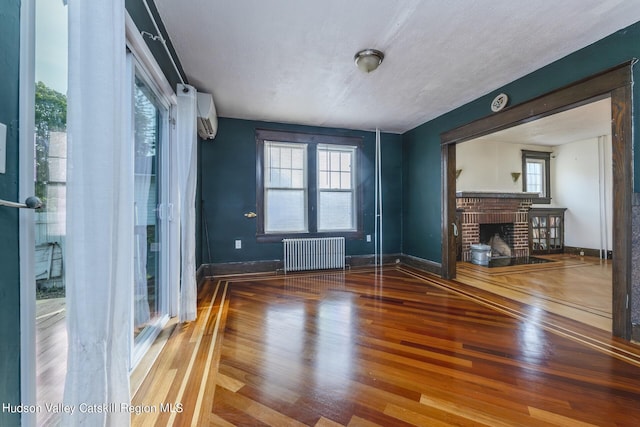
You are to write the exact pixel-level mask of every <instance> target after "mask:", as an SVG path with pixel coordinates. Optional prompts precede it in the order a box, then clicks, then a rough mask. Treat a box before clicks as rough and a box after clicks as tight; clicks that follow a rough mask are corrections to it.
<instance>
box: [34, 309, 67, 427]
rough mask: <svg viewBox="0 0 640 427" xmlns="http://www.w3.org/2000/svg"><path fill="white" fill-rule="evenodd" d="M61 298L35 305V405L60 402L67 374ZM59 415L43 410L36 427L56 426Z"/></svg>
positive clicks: (64, 311) (65, 337) (64, 313)
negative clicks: (36, 403)
mask: <svg viewBox="0 0 640 427" xmlns="http://www.w3.org/2000/svg"><path fill="white" fill-rule="evenodd" d="M65 317H66V306H65V299H64V298H55V299H44V300H38V301H37V302H36V392H37V396H36V399H37V402H38V403H40V404H42V405H43V406H44V404H45V403H49V404H59V403H62V395H63V391H64V377H65V374H66V372H67V327H66V322H65ZM59 421H60V416H59V414H56V413H53V412H47V411H42V412H40V413H39V414H38V426H56V425H58V423H59Z"/></svg>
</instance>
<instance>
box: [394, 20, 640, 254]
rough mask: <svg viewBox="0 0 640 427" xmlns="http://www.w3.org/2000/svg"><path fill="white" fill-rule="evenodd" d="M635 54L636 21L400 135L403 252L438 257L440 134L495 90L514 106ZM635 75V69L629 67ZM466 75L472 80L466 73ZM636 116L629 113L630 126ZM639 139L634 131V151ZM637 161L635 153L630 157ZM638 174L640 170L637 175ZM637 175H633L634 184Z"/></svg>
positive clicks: (485, 109)
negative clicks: (401, 149) (401, 148)
mask: <svg viewBox="0 0 640 427" xmlns="http://www.w3.org/2000/svg"><path fill="white" fill-rule="evenodd" d="M635 57H640V23H636V24H634V25H632V26H630V27H628V28H626V29H624V30H621V31H618V32H616V33H614V34H612V35H610V36H608V37H606V38H604V39H602V40H600V41H598V42H596V43H594V44H592V45H590V46H587V47H586V48H584V49H581V50H579V51H576V52H574V53H572V54H570V55H568V56H566V57H565V58H562V59H560V60H558V61H556V62H554V63H552V64H550V65H548V66H546V67H544V68H541V69H539V70H537V71H535V72H533V73H531V74H529V75H527V76H525V77H522V78H521V79H518V80H516V81H514V82H512V83H509V84H507V85H505V86H503V87H501V88H498V89H496V90H495V91H493V92H491V93H489V94H487V95H485V96H483V97H481V98H478V99H476V100H475V101H472V102H470V103H468V104H465V105H463V106H462V107H460V108H457V109H455V110H453V111H450V112H449V113H446V114H444V115H442V116H440V117H438V118H436V119H434V120H431V121H429V122H427V123H424V124H422V125H420V126H418V127H417V128H415V129H413V130H411V131H409V132H407V133H405V134H404V135H403V167H404V169H403V176H404V178H403V182H404V187H403V191H404V198H403V203H404V205H403V252H404V253H405V254H408V255H413V256H416V257H419V258H423V259H426V260H430V261H434V262H438V263H439V262H440V261H441V260H442V252H441V243H442V238H441V235H440V209H441V200H440V190H441V176H440V174H441V165H440V157H441V154H440V134H441V133H443V132H446V131H448V130H451V129H454V128H456V127H458V126H461V125H463V124H466V123H469V122H471V121H473V120H477V119H479V118H482V117H485V116H488V115H490V114H491V111H490V108H489V105H490V103H491V100H492V99H493V98H494V97H495V96H496V95H497V94H498V93H501V92H504V93H506V94H507V95H509V105H517V104H520V103H522V102H525V101H528V100H530V99H532V98H535V97H537V96H539V95H542V94H545V93H547V92H551V91H553V90H554V89H557V88H560V87H562V86H565V85H568V84H570V83H572V82H575V81H576V80H579V79H582V78H585V77H588V76H591V75H593V74H596V73H599V72H601V71H604V70H606V69H607V68H610V67H613V66H615V65H618V64H621V63H623V62H625V61H628V60H630V59H632V58H635ZM633 74H634V79H635V80H637V79H638V67H635V68H634V73H633ZM470 78H472V77H471V76H470ZM633 95H634V111H636V112H637V111H640V110H638V106H639V105H638V100H639V99H640V96H638V95H640V89H639V88H638V86H637V85H636V86H635V87H634V93H633ZM639 123H640V116H639V115H638V114H637V113H634V117H633V124H634V128H636V129H637V128H638V124H639ZM639 144H640V139H639V138H638V136H637V135H634V149H637V148H638V146H639ZM634 162H635V168H636V169H637V168H638V166H639V165H640V158H639V156H635V159H634ZM638 175H640V174H638ZM639 180H640V176H635V177H634V182H635V185H636V188H637V186H638V184H639Z"/></svg>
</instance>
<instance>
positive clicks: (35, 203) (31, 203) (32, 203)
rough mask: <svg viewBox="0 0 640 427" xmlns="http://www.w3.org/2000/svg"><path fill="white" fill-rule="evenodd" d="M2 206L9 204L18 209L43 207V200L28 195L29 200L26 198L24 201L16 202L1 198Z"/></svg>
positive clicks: (0, 204)
mask: <svg viewBox="0 0 640 427" xmlns="http://www.w3.org/2000/svg"><path fill="white" fill-rule="evenodd" d="M0 206H8V207H10V208H18V209H20V208H26V209H40V208H41V207H42V201H41V200H40V199H39V198H37V197H35V196H31V197H27V200H25V201H24V203H15V202H9V201H7V200H2V199H0Z"/></svg>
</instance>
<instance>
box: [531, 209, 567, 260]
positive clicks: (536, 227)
mask: <svg viewBox="0 0 640 427" xmlns="http://www.w3.org/2000/svg"><path fill="white" fill-rule="evenodd" d="M566 210H567V209H566V208H533V209H531V210H530V211H529V249H530V250H531V253H532V254H534V255H535V254H557V253H562V252H563V251H564V211H566Z"/></svg>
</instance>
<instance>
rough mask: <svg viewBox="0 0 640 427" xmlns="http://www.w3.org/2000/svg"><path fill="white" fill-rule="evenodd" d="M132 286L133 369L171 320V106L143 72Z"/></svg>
mask: <svg viewBox="0 0 640 427" xmlns="http://www.w3.org/2000/svg"><path fill="white" fill-rule="evenodd" d="M133 80H134V82H133V134H134V156H135V157H134V158H135V188H134V197H135V202H134V215H135V217H134V218H135V229H134V236H133V238H134V285H133V337H134V348H133V355H132V356H133V357H132V365H135V364H136V363H137V361H138V360H139V358H140V357H141V356H142V355H143V354H144V352H145V351H146V349H147V348H148V347H149V345H150V344H151V342H152V341H153V339H154V338H155V337H156V336H157V334H158V332H159V331H160V329H161V327H162V324H163V322H164V321H165V320H166V319H167V317H168V304H167V295H168V293H167V286H166V274H165V269H164V267H165V264H166V263H165V257H164V253H165V252H166V245H165V240H166V239H165V238H164V237H165V234H166V233H165V224H164V222H165V221H164V215H162V212H163V206H164V205H163V200H164V199H165V197H164V194H165V191H164V190H165V185H163V183H164V182H163V176H164V173H165V172H166V171H165V168H164V167H163V160H164V157H165V156H164V155H163V153H164V151H165V145H166V144H165V141H166V134H167V129H168V126H167V123H168V106H167V105H166V104H163V103H162V102H161V101H160V99H159V97H158V96H157V95H156V91H155V90H154V88H153V86H152V84H150V83H149V82H148V80H147V79H145V75H144V73H143V71H142V70H141V69H139V68H138V67H135V73H134V77H133Z"/></svg>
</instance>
